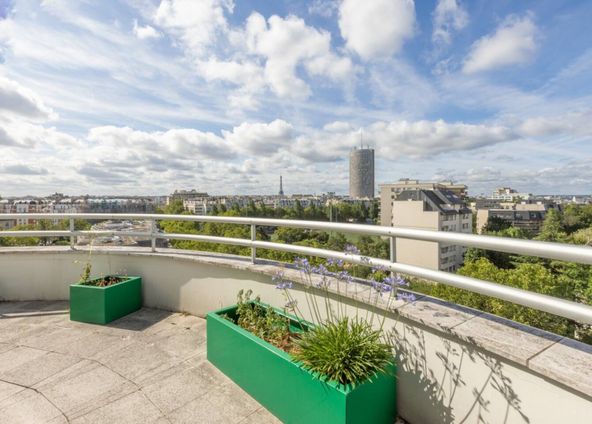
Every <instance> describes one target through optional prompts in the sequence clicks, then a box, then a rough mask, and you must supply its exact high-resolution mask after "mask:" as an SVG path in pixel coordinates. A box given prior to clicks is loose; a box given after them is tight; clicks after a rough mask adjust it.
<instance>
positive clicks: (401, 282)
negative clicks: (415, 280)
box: [382, 276, 409, 287]
mask: <svg viewBox="0 0 592 424" xmlns="http://www.w3.org/2000/svg"><path fill="white" fill-rule="evenodd" d="M382 282H383V283H385V284H389V285H391V286H393V287H394V286H409V283H408V282H407V281H405V279H404V278H401V277H399V276H397V277H391V276H388V277H386V278H385V279H384V280H382Z"/></svg>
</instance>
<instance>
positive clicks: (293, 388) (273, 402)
mask: <svg viewBox="0 0 592 424" xmlns="http://www.w3.org/2000/svg"><path fill="white" fill-rule="evenodd" d="M276 311H277V312H278V313H280V314H282V315H284V316H287V315H286V314H284V313H283V312H282V311H280V310H276ZM224 314H225V315H226V316H229V317H234V316H235V314H236V306H231V307H228V308H224V309H220V310H217V311H214V312H210V313H209V314H208V315H207V355H208V360H209V361H210V362H211V363H212V364H214V365H215V366H216V367H217V368H218V369H219V370H220V371H222V372H223V373H224V374H226V375H227V376H228V377H230V378H231V379H232V380H234V382H235V383H237V384H238V385H239V386H240V387H242V388H243V389H244V390H245V391H246V392H247V393H249V394H250V395H251V396H252V397H253V398H255V399H256V400H257V401H259V403H261V404H262V405H263V406H264V407H265V408H266V409H267V410H268V411H270V412H271V413H272V414H274V415H275V416H276V417H278V418H279V419H280V420H282V421H283V422H284V423H290V424H292V423H294V424H296V423H302V424H310V423H323V424H358V423H359V424H367V423H373V424H383V423H384V424H392V423H393V422H395V418H396V413H397V403H396V383H395V366H394V365H393V366H392V367H390V369H389V370H387V372H385V373H381V374H377V375H376V376H374V377H373V378H372V380H371V381H366V382H364V383H362V384H359V385H357V386H356V387H353V388H352V387H351V386H342V385H338V384H336V383H334V382H323V381H321V380H319V379H318V378H315V376H314V375H313V374H312V373H311V372H310V371H307V370H305V369H304V368H302V367H301V366H300V365H299V364H297V363H295V362H293V360H292V359H291V357H290V355H288V354H287V353H286V352H284V351H282V350H280V349H278V348H276V347H275V346H273V345H271V344H269V343H267V342H266V341H264V340H262V339H260V338H258V337H257V336H255V335H253V334H251V333H250V332H248V331H246V330H244V329H242V328H241V327H239V326H238V325H236V324H234V323H232V322H230V321H229V320H228V319H226V318H224V317H223V316H222V315H224ZM289 318H290V319H292V317H289ZM292 324H293V325H294V326H298V325H299V324H298V323H297V322H295V321H293V322H292Z"/></svg>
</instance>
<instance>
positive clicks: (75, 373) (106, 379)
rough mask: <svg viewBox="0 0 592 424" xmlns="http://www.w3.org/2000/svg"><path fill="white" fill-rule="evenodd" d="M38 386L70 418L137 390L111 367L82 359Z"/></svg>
mask: <svg viewBox="0 0 592 424" xmlns="http://www.w3.org/2000/svg"><path fill="white" fill-rule="evenodd" d="M38 390H39V391H40V392H41V393H43V394H44V395H45V397H47V399H49V400H50V401H51V402H52V403H53V404H54V405H56V406H57V407H58V408H59V409H60V410H61V411H63V412H64V413H65V414H66V415H67V416H68V418H76V417H78V416H81V415H84V414H86V413H88V412H90V411H92V410H94V409H97V408H100V407H102V406H104V405H107V404H109V403H110V402H113V401H115V400H117V399H120V398H122V397H123V396H125V395H127V394H129V393H132V392H134V391H135V390H137V386H135V385H134V384H133V383H131V382H129V381H128V380H126V379H125V378H124V377H122V376H120V375H119V374H117V373H115V372H113V371H112V370H110V369H109V368H107V367H105V366H103V365H100V364H98V363H95V362H92V361H88V360H83V361H80V362H79V363H77V364H75V365H73V366H71V367H69V368H67V369H65V370H64V371H62V372H60V373H58V374H56V375H54V376H52V377H50V378H48V379H47V380H45V381H44V382H42V383H41V384H40V385H38Z"/></svg>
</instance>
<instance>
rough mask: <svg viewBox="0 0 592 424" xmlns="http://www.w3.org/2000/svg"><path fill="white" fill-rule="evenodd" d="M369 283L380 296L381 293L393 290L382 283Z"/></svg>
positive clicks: (373, 281) (372, 281)
mask: <svg viewBox="0 0 592 424" xmlns="http://www.w3.org/2000/svg"><path fill="white" fill-rule="evenodd" d="M370 282H371V283H372V287H373V288H374V290H376V291H377V292H378V293H379V294H380V295H381V296H382V294H383V293H388V292H390V291H392V290H393V286H392V285H391V284H387V283H385V282H384V281H376V280H370Z"/></svg>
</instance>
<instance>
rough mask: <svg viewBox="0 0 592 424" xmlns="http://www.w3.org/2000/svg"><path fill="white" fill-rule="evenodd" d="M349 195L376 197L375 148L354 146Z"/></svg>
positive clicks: (361, 197)
mask: <svg viewBox="0 0 592 424" xmlns="http://www.w3.org/2000/svg"><path fill="white" fill-rule="evenodd" d="M349 196H350V197H351V198H352V199H364V198H366V199H372V198H373V197H374V149H370V148H367V149H357V148H354V149H353V150H352V151H351V152H350V154H349Z"/></svg>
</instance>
